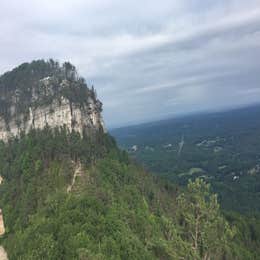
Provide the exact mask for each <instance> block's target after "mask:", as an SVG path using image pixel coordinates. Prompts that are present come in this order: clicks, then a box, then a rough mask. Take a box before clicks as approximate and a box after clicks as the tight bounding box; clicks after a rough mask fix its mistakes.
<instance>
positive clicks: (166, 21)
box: [0, 0, 260, 125]
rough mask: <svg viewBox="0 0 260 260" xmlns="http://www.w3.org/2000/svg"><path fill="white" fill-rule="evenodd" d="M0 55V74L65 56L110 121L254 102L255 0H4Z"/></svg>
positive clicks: (259, 18)
mask: <svg viewBox="0 0 260 260" xmlns="http://www.w3.org/2000/svg"><path fill="white" fill-rule="evenodd" d="M0 57H1V62H0V73H1V72H4V71H6V70H9V69H11V68H12V67H14V66H16V65H18V64H19V63H21V62H24V61H30V60H32V59H37V58H49V57H53V58H55V59H59V60H61V61H64V60H70V61H71V62H72V63H74V64H75V65H76V66H77V67H78V68H79V71H80V73H81V74H83V76H85V77H86V78H87V80H89V81H90V82H91V83H93V84H95V85H96V88H97V90H98V93H99V94H100V97H101V99H102V101H103V103H104V107H105V118H106V121H107V123H108V125H119V124H126V123H127V122H134V121H142V120H151V119H153V118H159V117H160V116H163V115H169V114H174V113H188V112H190V111H194V110H203V109H205V110H206V109H217V108H218V107H219V108H222V107H225V106H226V107H229V106H232V104H233V105H239V104H245V103H252V102H255V101H256V98H255V97H253V94H252V93H257V92H258V91H257V90H258V89H259V88H260V85H259V83H260V76H258V73H257V71H258V69H259V65H260V0H247V1H243V0H220V1H212V0H205V1H199V0H192V1H190V0H183V1H177V0H175V1H174V0H163V1H160V2H158V1H153V0H150V1H148V0H144V1H141V2H140V1H137V0H132V1H119V0H97V1H90V0H74V1H73V0H55V1H50V0H46V1H39V0H24V1H19V0H9V1H7V0H3V1H1V9H0ZM242 92H243V93H244V92H247V93H248V95H247V98H246V99H243V95H239V93H242ZM234 93H238V94H237V98H236V99H235V100H234ZM250 93H251V94H250ZM160 104H169V105H166V106H160ZM170 104H174V105H173V106H171V105H170ZM171 108H172V109H173V110H171ZM126 115H127V116H126Z"/></svg>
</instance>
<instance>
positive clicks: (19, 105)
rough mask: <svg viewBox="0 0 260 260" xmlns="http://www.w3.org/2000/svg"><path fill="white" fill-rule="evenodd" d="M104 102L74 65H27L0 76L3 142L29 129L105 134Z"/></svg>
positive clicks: (1, 136) (53, 63)
mask: <svg viewBox="0 0 260 260" xmlns="http://www.w3.org/2000/svg"><path fill="white" fill-rule="evenodd" d="M101 112H102V103H101V102H100V101H99V100H98V99H97V97H96V93H95V90H94V88H93V87H92V88H91V89H90V88H88V86H87V84H86V83H85V80H84V79H83V78H80V77H79V76H78V74H77V71H76V69H75V67H74V66H73V65H71V64H70V63H64V64H63V65H62V66H60V65H59V63H57V62H54V61H53V60H50V61H47V62H46V61H43V60H39V61H34V62H32V63H25V64H22V65H20V66H19V67H17V68H16V69H14V70H12V71H11V72H7V73H5V74H3V75H2V76H1V77H0V139H1V140H3V141H7V140H8V139H9V138H11V137H16V136H18V137H19V135H20V134H21V133H22V132H23V133H25V134H26V133H28V132H29V131H30V129H43V128H44V127H46V126H49V127H51V128H55V127H58V128H59V127H66V128H67V129H68V130H69V131H72V130H74V131H76V132H79V133H80V134H81V135H83V134H84V133H87V134H91V133H94V132H95V131H105V127H104V123H103V119H102V116H101Z"/></svg>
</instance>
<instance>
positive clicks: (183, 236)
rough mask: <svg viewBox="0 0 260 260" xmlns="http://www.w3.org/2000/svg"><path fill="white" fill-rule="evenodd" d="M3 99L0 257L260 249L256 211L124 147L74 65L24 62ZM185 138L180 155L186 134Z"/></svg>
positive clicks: (215, 253)
mask: <svg viewBox="0 0 260 260" xmlns="http://www.w3.org/2000/svg"><path fill="white" fill-rule="evenodd" d="M0 96H1V98H0V108H1V109H0V135H1V136H0V139H1V140H0V209H1V218H0V226H1V231H2V232H1V234H0V257H5V258H6V253H7V254H8V258H9V259H10V260H12V259H24V260H28V259H33V260H34V259H35V260H38V259H51V260H54V259H57V260H58V259H79V260H85V259H91V260H92V259H93V260H94V259H95V260H97V259H102V260H103V259H111V260H112V259H129V260H130V259H131V260H132V259H140V260H143V259H149V260H150V259H257V257H258V256H259V253H260V252H259V248H260V246H259V237H260V236H259V233H258V231H259V229H258V225H259V220H258V219H257V218H255V217H253V216H250V217H248V218H245V217H243V216H240V215H237V214H234V213H230V212H228V213H225V215H224V214H223V212H222V211H221V210H220V207H219V204H218V201H217V196H216V195H215V194H212V193H211V191H210V186H209V185H208V184H207V183H206V182H205V181H204V180H203V179H202V178H198V179H195V180H194V181H190V182H189V183H188V185H187V187H185V188H183V187H180V186H178V185H175V184H172V183H170V182H168V181H165V180H162V179H160V178H156V177H154V176H152V175H150V174H149V173H147V172H146V171H145V170H144V169H143V168H142V167H140V166H138V165H137V164H136V163H134V162H133V161H132V160H131V158H129V156H128V154H127V153H126V152H124V151H121V150H120V149H119V148H118V147H117V144H116V142H115V140H114V138H113V137H111V136H110V134H109V133H107V132H106V130H105V128H104V124H103V121H102V116H101V110H102V104H101V102H100V101H99V100H98V99H97V97H96V94H95V91H94V89H93V88H91V89H89V88H88V87H87V85H86V83H85V80H83V79H82V78H80V77H79V76H78V74H77V72H76V69H75V67H74V66H73V65H71V64H70V63H65V64H63V65H62V66H60V65H59V64H58V63H57V62H54V61H53V60H49V61H43V60H39V61H33V62H32V63H25V64H22V65H21V66H19V67H17V68H16V69H14V70H13V71H11V72H7V73H5V74H4V75H2V76H1V77H0ZM181 144H182V145H181V146H182V148H181V150H182V151H181V152H180V156H183V154H184V153H185V145H186V136H184V137H183V139H181ZM171 148H172V146H171V145H169V144H166V145H165V149H171ZM139 149H140V147H139V146H135V147H134V149H133V151H137V152H138V151H139ZM192 172H193V173H194V172H198V170H196V169H193V171H192ZM5 251H6V252H5Z"/></svg>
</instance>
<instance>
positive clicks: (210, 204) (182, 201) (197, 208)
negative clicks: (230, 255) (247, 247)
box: [177, 178, 233, 260]
mask: <svg viewBox="0 0 260 260" xmlns="http://www.w3.org/2000/svg"><path fill="white" fill-rule="evenodd" d="M177 203H178V221H179V224H180V227H181V234H182V237H183V239H184V240H187V241H188V242H189V243H190V244H191V247H192V249H193V250H194V252H195V253H196V254H197V255H198V257H199V258H202V259H205V260H206V259H212V258H213V257H214V259H222V258H223V257H224V256H225V252H227V249H228V248H227V242H228V238H229V237H231V236H232V233H233V232H232V230H231V228H230V227H229V225H228V223H227V222H226V221H225V219H224V218H223V217H222V215H221V212H220V208H219V204H218V201H217V195H216V194H211V193H210V185H209V184H207V183H206V182H205V181H203V180H202V179H199V178H198V179H196V180H195V181H194V182H191V181H189V184H188V189H187V193H183V194H181V195H179V196H178V198H177Z"/></svg>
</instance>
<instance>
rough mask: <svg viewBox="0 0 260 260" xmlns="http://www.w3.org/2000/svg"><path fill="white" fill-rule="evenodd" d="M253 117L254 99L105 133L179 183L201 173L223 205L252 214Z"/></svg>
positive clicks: (257, 208)
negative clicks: (236, 106)
mask: <svg viewBox="0 0 260 260" xmlns="http://www.w3.org/2000/svg"><path fill="white" fill-rule="evenodd" d="M259 117H260V106H259V105H258V106H252V107H247V108H241V109H236V110H232V111H226V112H219V113H211V114H200V115H193V116H186V117H182V118H175V119H168V120H165V121H159V122H154V123H150V124H144V125H139V126H135V127H127V128H122V129H115V130H113V131H111V134H112V135H113V136H115V137H116V139H117V140H118V142H119V144H120V146H121V147H122V148H124V149H126V150H129V152H130V153H131V156H132V157H134V158H135V159H136V160H138V161H139V163H142V164H144V165H145V167H146V168H147V169H149V171H152V172H153V173H154V174H156V175H159V176H163V177H166V178H167V179H169V180H171V181H173V182H174V183H179V184H181V185H186V184H187V182H188V180H189V179H195V178H197V177H202V178H204V179H205V180H206V181H207V182H209V183H211V185H212V187H213V189H214V191H215V192H217V193H218V195H219V199H220V202H221V206H222V208H223V209H225V210H234V211H237V212H240V213H243V214H252V213H257V214H258V213H259V212H260V167H259V166H260V157H259V149H260V121H259ZM133 146H135V147H137V150H136V151H134V150H133ZM180 148H181V149H180Z"/></svg>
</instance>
